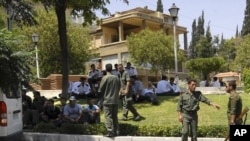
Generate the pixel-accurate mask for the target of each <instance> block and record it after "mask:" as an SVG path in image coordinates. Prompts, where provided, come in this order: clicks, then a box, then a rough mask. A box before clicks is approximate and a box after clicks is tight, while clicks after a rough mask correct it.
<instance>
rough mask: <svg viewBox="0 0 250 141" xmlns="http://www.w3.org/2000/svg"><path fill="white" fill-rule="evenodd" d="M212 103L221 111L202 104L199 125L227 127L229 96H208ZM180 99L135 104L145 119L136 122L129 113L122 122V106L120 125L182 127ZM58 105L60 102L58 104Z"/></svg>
mask: <svg viewBox="0 0 250 141" xmlns="http://www.w3.org/2000/svg"><path fill="white" fill-rule="evenodd" d="M206 97H207V98H209V99H210V100H211V101H213V102H215V103H217V104H219V105H220V106H221V109H220V110H217V109H215V108H214V107H211V106H208V105H206V104H204V103H200V111H199V112H198V115H199V125H227V117H226V111H227V102H228V97H229V95H228V94H227V95H216V94H214V95H206ZM241 97H242V100H243V107H245V106H248V107H250V95H249V94H241ZM178 98H179V97H171V96H169V97H167V96H161V97H158V100H159V101H160V105H158V106H153V105H151V104H150V103H140V104H134V106H135V107H136V109H137V111H138V112H139V114H140V115H142V116H143V117H145V119H144V120H142V121H139V122H135V121H133V120H132V118H133V116H132V114H131V113H129V119H131V120H128V121H122V120H121V118H122V108H121V105H120V110H119V115H118V118H119V122H120V123H130V124H132V125H139V124H140V125H180V123H179V122H178V119H177V117H178V116H177V112H176V106H177V101H178ZM77 102H78V103H80V104H82V105H85V103H86V100H78V101H77ZM56 104H58V102H57V103H56ZM104 120H105V119H104V116H103V113H102V115H101V121H102V122H103V121H104ZM246 124H250V121H249V120H247V122H246Z"/></svg>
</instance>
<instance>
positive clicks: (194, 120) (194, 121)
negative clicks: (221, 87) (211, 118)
mask: <svg viewBox="0 0 250 141" xmlns="http://www.w3.org/2000/svg"><path fill="white" fill-rule="evenodd" d="M195 88H196V80H188V91H187V92H186V93H184V94H182V95H180V97H179V101H178V106H177V111H178V119H179V121H180V122H181V123H182V126H183V127H182V141H187V140H188V133H189V127H190V130H191V135H192V136H191V138H192V141H197V126H198V114H197V112H198V110H199V109H200V107H199V102H200V101H201V102H203V103H206V104H208V105H211V106H213V107H215V108H217V109H219V108H220V106H218V105H217V104H215V103H213V102H211V101H210V100H209V99H207V98H206V97H205V96H204V95H202V94H201V92H200V91H195Z"/></svg>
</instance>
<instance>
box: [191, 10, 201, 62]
mask: <svg viewBox="0 0 250 141" xmlns="http://www.w3.org/2000/svg"><path fill="white" fill-rule="evenodd" d="M204 34H205V30H204V12H203V11H202V15H201V16H200V17H199V18H198V24H196V19H194V21H193V23H192V40H191V43H190V46H189V59H194V58H196V57H199V56H198V52H199V51H198V50H199V49H198V48H197V44H198V42H199V40H201V38H202V37H204Z"/></svg>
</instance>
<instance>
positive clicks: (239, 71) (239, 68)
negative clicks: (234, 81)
mask: <svg viewBox="0 0 250 141" xmlns="http://www.w3.org/2000/svg"><path fill="white" fill-rule="evenodd" d="M238 73H239V86H241V66H239V67H238Z"/></svg>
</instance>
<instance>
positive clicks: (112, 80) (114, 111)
mask: <svg viewBox="0 0 250 141" xmlns="http://www.w3.org/2000/svg"><path fill="white" fill-rule="evenodd" d="M106 71H107V75H105V76H104V77H103V78H102V80H101V83H100V87H99V89H98V92H99V94H101V95H102V97H103V111H104V115H105V119H106V120H105V126H106V129H107V130H108V133H107V135H106V137H114V136H117V135H118V131H119V125H118V117H117V115H118V104H119V103H118V102H119V95H118V94H119V91H120V88H121V87H120V86H121V85H120V83H119V79H118V77H116V76H114V75H112V74H111V71H112V65H111V64H106Z"/></svg>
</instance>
